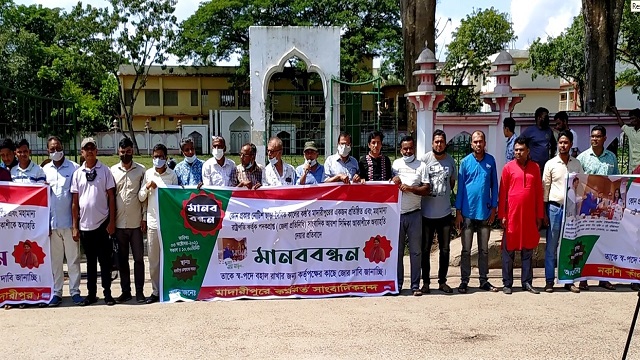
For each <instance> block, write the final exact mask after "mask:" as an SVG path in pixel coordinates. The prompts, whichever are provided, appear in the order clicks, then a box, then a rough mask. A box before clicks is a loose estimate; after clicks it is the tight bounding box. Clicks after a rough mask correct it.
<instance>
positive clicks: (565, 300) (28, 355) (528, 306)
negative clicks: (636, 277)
mask: <svg viewBox="0 0 640 360" xmlns="http://www.w3.org/2000/svg"><path fill="white" fill-rule="evenodd" d="M405 264H406V268H407V271H408V264H409V260H408V258H406V259H405ZM408 275H409V274H408V272H407V273H406V277H408ZM474 275H476V276H477V272H476V270H475V269H474ZM535 275H536V279H535V281H534V285H535V286H537V287H542V286H543V285H544V279H543V277H541V276H542V269H536V272H535ZM490 276H491V281H492V282H493V283H494V285H496V286H499V285H501V281H500V271H499V270H491V273H490ZM516 276H517V275H516ZM405 282H408V279H406V280H405ZM458 283H459V270H458V269H457V268H453V267H452V268H450V285H451V286H453V287H455V286H457V285H458ZM471 285H472V286H476V285H477V278H475V279H472V281H471ZM150 288H151V285H150V284H149V282H147V284H146V291H147V294H149V293H150V291H151V290H150ZM81 289H82V291H83V294H86V287H85V285H84V280H83V284H82V286H81ZM113 290H114V295H116V296H117V295H119V293H120V292H119V284H114V286H113ZM66 291H67V289H65V292H66ZM65 296H68V294H66V295H65ZM637 300H638V297H637V296H636V294H635V293H633V292H631V291H630V289H629V288H628V287H627V286H621V287H620V289H619V290H618V291H615V292H609V291H605V290H601V289H598V288H595V289H594V290H592V291H590V292H583V293H580V294H572V293H568V292H566V291H563V290H560V289H558V291H557V292H555V293H553V294H544V293H543V294H540V295H533V294H529V293H524V292H520V291H516V292H514V294H513V295H511V296H507V295H504V294H502V293H488V292H485V291H480V290H476V289H471V291H470V293H469V294H467V295H459V294H454V295H444V294H442V293H439V292H438V291H433V293H432V294H431V295H425V296H422V297H413V296H396V297H393V296H385V297H370V298H355V297H344V298H335V299H318V300H310V299H305V300H293V299H292V300H288V299H285V300H267V301H258V300H246V301H229V302H222V301H221V302H212V303H207V302H195V303H181V304H153V305H137V304H134V303H133V302H131V303H130V304H124V305H116V306H114V307H107V306H105V305H103V303H102V302H99V303H98V304H96V305H93V306H90V307H86V308H81V307H77V306H74V305H72V304H71V302H70V299H69V298H68V297H65V304H64V305H63V306H61V307H59V308H54V309H38V308H33V309H25V310H20V309H15V310H9V311H0V338H1V339H2V346H1V351H0V359H14V358H16V359H45V358H46V359H85V358H92V359H135V358H149V359H171V360H176V359H213V358H225V359H229V358H238V359H239V358H249V357H251V358H269V359H272V358H296V359H327V358H331V359H353V358H362V359H365V358H366V359H418V358H420V359H448V360H449V359H507V358H510V359H598V360H600V359H619V358H621V355H622V350H623V347H624V343H625V340H626V337H627V332H628V330H629V325H630V322H631V317H632V316H633V311H634V308H635V305H636V301H637ZM637 336H638V337H637V338H634V342H633V344H632V348H631V352H630V354H631V356H630V357H629V358H630V359H640V333H639V334H638V335H637Z"/></svg>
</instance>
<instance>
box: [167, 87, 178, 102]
mask: <svg viewBox="0 0 640 360" xmlns="http://www.w3.org/2000/svg"><path fill="white" fill-rule="evenodd" d="M164 106H178V91H176V90H165V91H164Z"/></svg>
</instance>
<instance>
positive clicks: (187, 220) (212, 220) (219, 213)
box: [180, 191, 224, 236]
mask: <svg viewBox="0 0 640 360" xmlns="http://www.w3.org/2000/svg"><path fill="white" fill-rule="evenodd" d="M180 214H181V215H182V218H183V219H184V226H185V227H186V228H187V229H190V230H191V231H192V232H193V233H194V234H201V235H202V236H207V235H215V233H216V232H217V231H218V230H220V229H221V228H222V219H223V218H224V210H222V202H220V200H218V199H216V197H215V195H213V194H207V193H205V192H204V191H201V192H200V193H199V194H191V197H189V199H188V200H185V201H184V202H183V203H182V211H180Z"/></svg>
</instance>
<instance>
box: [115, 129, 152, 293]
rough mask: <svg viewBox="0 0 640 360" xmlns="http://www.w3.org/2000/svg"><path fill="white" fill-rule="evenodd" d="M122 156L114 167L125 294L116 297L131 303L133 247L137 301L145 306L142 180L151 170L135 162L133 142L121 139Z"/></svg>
mask: <svg viewBox="0 0 640 360" xmlns="http://www.w3.org/2000/svg"><path fill="white" fill-rule="evenodd" d="M118 153H119V154H120V162H119V163H118V164H115V165H113V166H112V167H111V174H113V178H114V180H115V182H116V239H118V244H119V246H118V258H119V264H120V287H121V288H122V294H121V295H120V296H119V297H117V298H116V301H117V302H119V303H124V302H127V301H129V300H131V298H132V297H131V273H130V269H129V247H131V253H132V254H133V276H134V280H135V290H136V301H137V302H138V303H143V302H144V301H145V297H144V242H143V240H142V232H143V231H147V225H146V221H145V220H146V219H145V216H146V212H147V209H146V207H147V205H146V203H141V202H140V200H138V193H139V192H140V187H141V186H142V179H143V178H144V173H145V171H146V170H147V169H146V168H145V167H144V166H143V165H142V164H139V163H137V162H135V161H133V142H132V141H131V139H129V138H123V139H122V140H120V144H119V149H118Z"/></svg>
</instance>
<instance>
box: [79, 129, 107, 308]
mask: <svg viewBox="0 0 640 360" xmlns="http://www.w3.org/2000/svg"><path fill="white" fill-rule="evenodd" d="M80 148H81V149H82V156H83V157H84V160H85V161H84V163H83V164H82V166H80V168H79V169H78V170H76V171H75V172H74V173H73V177H72V180H71V194H73V203H72V204H73V205H72V211H71V214H72V218H73V230H72V233H73V239H74V240H75V241H78V240H80V242H81V244H82V247H83V248H84V253H85V255H86V257H87V290H88V293H89V294H88V296H87V297H86V298H85V299H84V302H83V303H82V305H91V304H93V303H95V302H97V301H98V297H97V293H98V284H97V283H98V263H100V277H101V283H102V289H103V294H104V302H105V304H107V305H109V306H111V305H115V303H116V302H115V300H114V299H113V297H112V296H111V252H112V251H113V244H112V243H111V239H110V238H109V236H110V235H113V234H115V232H116V197H115V187H116V183H115V181H114V179H113V175H112V174H111V171H109V168H108V167H107V166H106V165H104V164H103V163H102V162H101V161H100V160H98V158H97V156H98V147H97V145H96V141H95V140H94V139H93V138H90V137H89V138H85V139H83V140H82V143H81V146H80Z"/></svg>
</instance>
